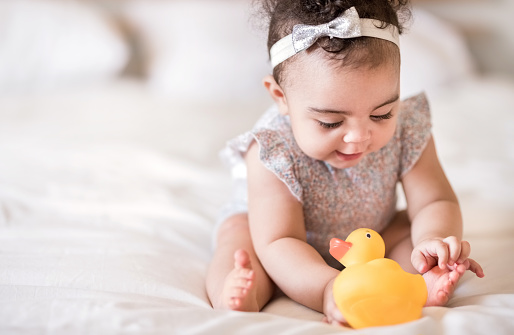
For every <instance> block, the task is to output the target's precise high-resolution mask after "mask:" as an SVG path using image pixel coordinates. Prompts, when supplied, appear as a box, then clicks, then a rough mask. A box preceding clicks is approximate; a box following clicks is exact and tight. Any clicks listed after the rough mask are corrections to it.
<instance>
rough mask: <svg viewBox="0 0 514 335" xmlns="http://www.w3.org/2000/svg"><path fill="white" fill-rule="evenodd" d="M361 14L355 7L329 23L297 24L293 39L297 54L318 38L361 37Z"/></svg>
mask: <svg viewBox="0 0 514 335" xmlns="http://www.w3.org/2000/svg"><path fill="white" fill-rule="evenodd" d="M359 20H360V19H359V14H358V13H357V10H356V9H355V7H351V8H349V9H347V10H346V11H345V12H344V13H343V14H342V15H341V16H339V17H337V18H336V19H334V20H332V21H330V22H329V23H324V24H320V25H317V26H310V25H306V24H297V25H295V26H294V27H293V33H292V39H293V48H294V50H295V52H297V53H298V52H300V51H303V50H305V49H308V48H309V47H310V46H311V45H313V44H314V43H316V41H317V40H318V38H320V37H325V36H329V37H330V38H332V37H337V38H354V37H359V36H361V27H360V21H359Z"/></svg>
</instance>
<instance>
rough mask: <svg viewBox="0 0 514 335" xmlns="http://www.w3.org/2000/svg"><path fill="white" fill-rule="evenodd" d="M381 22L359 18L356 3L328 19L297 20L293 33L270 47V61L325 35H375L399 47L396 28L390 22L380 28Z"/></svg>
mask: <svg viewBox="0 0 514 335" xmlns="http://www.w3.org/2000/svg"><path fill="white" fill-rule="evenodd" d="M383 24H384V22H382V21H378V20H373V19H361V18H359V14H358V13H357V10H356V9H355V7H351V8H349V9H348V10H346V11H345V12H344V13H343V14H342V15H341V16H339V17H338V18H336V19H334V20H332V21H330V22H329V23H324V24H320V25H318V26H310V25H306V24H297V25H295V26H294V27H293V33H292V34H289V35H287V36H286V37H284V38H282V39H280V40H279V41H278V42H277V43H275V44H274V45H273V46H272V47H271V49H270V56H271V65H272V66H273V67H275V66H277V65H278V64H280V63H282V62H283V61H285V60H286V59H288V58H289V57H292V56H294V55H296V54H297V53H299V52H300V51H303V50H306V49H308V48H309V47H310V46H311V45H313V44H314V43H315V42H316V41H317V40H318V38H320V37H324V36H329V37H330V38H333V37H337V38H355V37H361V36H369V37H376V38H380V39H383V40H387V41H390V42H393V43H394V44H396V45H397V46H398V47H400V40H399V33H398V28H397V27H395V26H394V25H392V24H389V25H388V26H387V27H386V28H379V27H380V26H382V25H383Z"/></svg>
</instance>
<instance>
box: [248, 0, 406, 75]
mask: <svg viewBox="0 0 514 335" xmlns="http://www.w3.org/2000/svg"><path fill="white" fill-rule="evenodd" d="M256 1H257V2H258V3H259V4H260V6H261V8H262V11H263V13H264V15H265V16H266V18H267V19H268V22H269V25H268V52H269V50H270V49H271V47H272V46H273V45H274V44H275V43H276V42H277V41H279V40H280V39H281V38H282V37H284V36H287V35H289V34H291V32H292V31H293V26H294V25H296V24H309V25H318V24H322V23H327V22H329V21H331V20H333V19H335V18H337V17H338V16H340V15H341V14H342V13H343V12H344V11H346V10H347V9H349V8H351V7H355V8H356V9H357V12H358V13H359V16H360V17H361V18H369V19H375V20H380V21H382V22H384V23H385V24H384V27H380V28H385V27H386V26H388V25H390V24H392V25H394V26H396V27H397V28H398V31H399V32H400V34H401V33H402V32H403V30H404V24H405V22H407V21H408V20H409V18H410V8H409V4H408V3H409V0H256ZM316 48H322V49H323V50H325V51H326V55H327V57H328V59H332V60H336V61H338V62H337V64H338V65H339V66H345V67H359V66H363V65H367V66H369V67H370V68H373V67H377V66H379V65H381V64H383V63H385V62H387V61H394V62H396V63H397V64H398V65H399V64H400V54H399V50H398V48H397V47H396V46H395V45H394V44H392V43H390V42H387V41H384V40H381V39H377V38H373V37H359V38H352V39H338V38H332V39H330V38H328V37H323V38H320V39H319V40H318V41H317V43H315V44H314V45H313V46H312V47H311V48H310V50H314V49H316ZM295 58H296V57H291V58H290V59H288V60H286V61H284V62H282V63H281V64H279V65H277V66H276V67H275V68H274V69H273V76H274V77H275V80H276V81H277V83H281V82H283V81H284V80H285V76H284V72H285V71H284V68H285V67H287V64H288V63H290V62H291V61H292V60H294V59H295ZM341 61H342V62H341Z"/></svg>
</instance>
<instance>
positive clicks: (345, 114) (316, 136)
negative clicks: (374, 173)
mask: <svg viewBox="0 0 514 335" xmlns="http://www.w3.org/2000/svg"><path fill="white" fill-rule="evenodd" d="M302 56H303V57H302V58H303V59H302V61H299V62H295V63H294V64H291V66H292V67H294V68H293V69H292V70H293V71H292V72H288V80H287V82H288V83H287V84H286V85H285V87H283V90H284V94H285V97H286V104H285V105H284V106H282V108H281V112H282V113H283V114H286V115H289V116H290V119H291V125H292V129H293V134H294V136H295V139H296V142H297V143H298V145H299V146H300V148H301V149H302V151H303V152H304V153H305V154H306V155H307V156H309V157H312V158H314V159H318V160H323V161H325V162H327V163H328V164H330V165H331V166H333V167H334V168H338V169H342V168H348V167H352V166H355V165H357V164H358V163H359V162H360V161H361V160H362V158H363V157H364V156H366V155H367V154H369V153H371V152H374V151H377V150H379V149H381V148H382V147H383V146H385V145H386V144H387V142H389V140H390V139H391V138H392V137H393V135H394V132H395V129H396V120H397V116H398V115H397V114H398V110H399V109H398V108H399V104H400V101H399V94H400V73H399V69H398V66H394V65H393V64H384V65H381V66H380V67H378V68H375V69H368V68H367V67H363V68H358V69H351V68H344V67H343V68H336V67H334V65H333V64H330V63H328V62H326V61H319V58H318V56H316V55H309V54H304V55H302ZM310 57H315V58H313V59H311V61H310V60H309V58H310Z"/></svg>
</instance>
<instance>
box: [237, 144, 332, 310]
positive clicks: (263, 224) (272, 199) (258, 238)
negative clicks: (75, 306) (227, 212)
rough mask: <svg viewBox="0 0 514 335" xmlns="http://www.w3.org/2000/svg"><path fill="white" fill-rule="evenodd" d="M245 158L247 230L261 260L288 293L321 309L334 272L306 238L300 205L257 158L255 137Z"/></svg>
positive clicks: (302, 302) (310, 305)
mask: <svg viewBox="0 0 514 335" xmlns="http://www.w3.org/2000/svg"><path fill="white" fill-rule="evenodd" d="M245 159H246V163H247V168H248V206H249V209H248V216H249V222H250V231H251V235H252V241H253V244H254V248H255V251H256V253H257V256H258V257H259V260H260V262H261V263H262V265H263V266H264V269H265V270H266V272H267V273H268V275H269V276H270V278H271V279H272V280H273V282H274V283H275V284H276V285H277V286H278V287H279V288H280V289H281V290H282V291H283V292H284V293H285V294H286V295H287V296H289V297H290V298H291V299H293V300H295V301H297V302H299V303H301V304H303V305H305V306H307V307H309V308H311V309H314V310H317V311H319V312H324V310H325V308H324V305H325V304H329V301H326V300H327V299H326V298H325V295H326V294H325V293H326V290H325V289H326V287H327V285H328V284H329V282H331V281H332V280H333V279H334V278H335V277H336V276H337V275H338V274H339V271H337V270H336V269H333V268H332V267H330V266H328V265H327V264H326V263H325V261H324V260H323V258H322V257H321V255H320V254H319V253H318V252H317V251H316V250H315V249H314V248H313V247H312V246H310V245H309V244H308V243H307V234H306V231H305V223H304V217H303V208H302V204H301V203H300V202H299V201H298V200H297V199H296V198H295V197H294V196H293V195H292V194H291V192H290V191H289V189H288V187H287V186H286V185H285V184H284V183H283V182H282V181H281V180H279V179H278V178H277V176H275V174H273V173H272V172H271V171H270V170H268V169H267V168H266V167H265V166H264V165H263V164H262V163H261V161H260V160H259V148H258V145H257V144H256V143H255V142H254V143H253V144H252V145H251V147H250V149H249V150H248V152H247V154H246V158H245ZM327 248H328V245H327Z"/></svg>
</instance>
